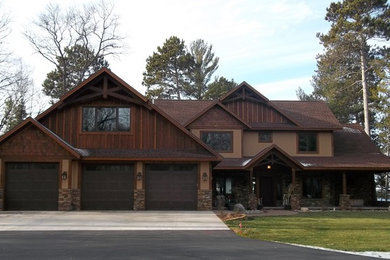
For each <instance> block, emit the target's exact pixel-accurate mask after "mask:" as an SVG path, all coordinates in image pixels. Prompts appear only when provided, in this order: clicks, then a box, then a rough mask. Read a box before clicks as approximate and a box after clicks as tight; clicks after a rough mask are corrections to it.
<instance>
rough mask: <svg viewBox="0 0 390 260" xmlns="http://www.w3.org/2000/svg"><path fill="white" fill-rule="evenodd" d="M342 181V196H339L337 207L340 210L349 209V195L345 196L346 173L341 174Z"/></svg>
mask: <svg viewBox="0 0 390 260" xmlns="http://www.w3.org/2000/svg"><path fill="white" fill-rule="evenodd" d="M342 179H343V194H340V198H339V205H340V208H341V209H350V208H351V199H350V196H349V194H347V174H346V172H343V173H342Z"/></svg>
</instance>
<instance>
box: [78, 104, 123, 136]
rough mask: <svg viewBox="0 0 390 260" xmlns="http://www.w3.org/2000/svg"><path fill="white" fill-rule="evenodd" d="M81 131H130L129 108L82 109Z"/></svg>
mask: <svg viewBox="0 0 390 260" xmlns="http://www.w3.org/2000/svg"><path fill="white" fill-rule="evenodd" d="M82 129H83V131H85V132H112V131H121V132H123V131H129V130H130V108H129V107H84V108H83V126H82Z"/></svg>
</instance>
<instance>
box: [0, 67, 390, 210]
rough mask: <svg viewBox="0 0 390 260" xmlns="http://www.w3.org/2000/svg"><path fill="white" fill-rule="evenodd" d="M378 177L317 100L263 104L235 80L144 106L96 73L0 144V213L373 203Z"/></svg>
mask: <svg viewBox="0 0 390 260" xmlns="http://www.w3.org/2000/svg"><path fill="white" fill-rule="evenodd" d="M388 170H390V159H389V158H388V157H386V156H384V155H383V154H381V153H380V151H379V150H378V149H377V148H376V146H375V145H374V144H373V143H372V141H371V140H370V138H369V137H368V136H367V135H366V134H365V133H364V131H363V130H362V129H361V128H360V127H359V126H357V125H341V124H340V123H339V122H338V121H337V119H336V118H335V117H334V115H333V114H332V112H331V111H330V110H329V108H328V107H327V106H326V104H325V103H323V102H301V101H270V100H268V99H267V98H266V97H264V96H263V95H261V94H260V93H259V92H258V91H257V90H255V89H254V88H252V87H251V86H250V85H249V84H247V83H245V82H244V83H242V84H240V85H239V86H237V87H236V88H235V89H233V90H232V91H230V92H229V93H227V94H226V95H225V96H224V97H223V98H222V99H221V100H218V101H194V100H181V101H180V100H179V101H178V100H155V101H150V100H147V99H146V98H145V97H144V96H143V95H141V94H140V93H138V92H137V91H136V90H135V89H133V88H132V87H131V86H129V85H128V84H127V83H126V82H124V81H123V80H121V79H120V78H119V77H118V76H116V75H115V74H114V73H112V72H111V71H110V70H108V69H102V70H100V71H99V72H97V73H95V74H94V75H92V76H91V77H90V78H89V79H87V80H86V81H84V82H83V83H81V84H80V85H79V86H77V87H76V88H74V89H73V90H71V91H70V92H69V93H67V94H66V95H64V96H63V97H62V98H61V99H60V100H59V101H58V102H57V103H55V104H54V105H53V106H51V107H50V108H49V109H48V110H46V111H45V112H43V113H42V114H40V115H38V116H37V117H36V118H35V119H32V118H28V119H26V120H25V121H24V122H22V123H21V124H19V125H18V126H16V127H15V128H14V129H12V130H11V131H9V132H7V133H6V134H4V135H3V136H2V137H1V138H0V208H1V209H3V210H79V209H88V210H100V209H110V210H111V209H121V210H133V209H134V210H144V209H186V210H196V209H198V210H209V209H212V207H213V206H214V207H217V206H218V205H219V206H221V205H220V204H221V201H222V202H223V205H222V206H230V205H233V204H234V203H242V204H243V205H245V206H246V207H248V208H257V207H258V206H259V205H262V206H281V205H286V204H289V203H291V206H292V207H293V208H294V209H295V208H299V207H301V206H309V207H326V206H331V207H334V206H338V205H341V206H343V207H350V206H351V205H352V206H353V205H374V204H375V201H376V196H375V185H374V173H376V172H384V171H388ZM351 203H352V204H351Z"/></svg>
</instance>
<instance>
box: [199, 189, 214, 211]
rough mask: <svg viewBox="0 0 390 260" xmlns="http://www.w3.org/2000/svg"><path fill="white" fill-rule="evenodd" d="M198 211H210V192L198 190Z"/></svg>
mask: <svg viewBox="0 0 390 260" xmlns="http://www.w3.org/2000/svg"><path fill="white" fill-rule="evenodd" d="M198 210H212V191H211V190H198Z"/></svg>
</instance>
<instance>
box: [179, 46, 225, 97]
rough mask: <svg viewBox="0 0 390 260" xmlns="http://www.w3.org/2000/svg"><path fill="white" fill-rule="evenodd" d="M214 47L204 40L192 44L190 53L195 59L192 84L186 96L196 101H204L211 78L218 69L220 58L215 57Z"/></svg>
mask: <svg viewBox="0 0 390 260" xmlns="http://www.w3.org/2000/svg"><path fill="white" fill-rule="evenodd" d="M212 49H213V46H212V45H208V44H207V43H205V42H204V40H202V39H198V40H196V41H193V42H191V44H190V52H191V55H192V57H193V58H194V62H195V63H194V67H193V69H192V71H191V79H192V84H190V85H189V88H188V89H186V95H187V96H188V97H193V98H195V99H198V100H200V99H204V98H205V93H206V91H207V88H208V85H207V84H208V83H209V81H210V79H211V76H212V75H213V74H214V72H215V71H216V70H217V69H218V61H219V58H218V57H215V54H214V52H213V50H212Z"/></svg>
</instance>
